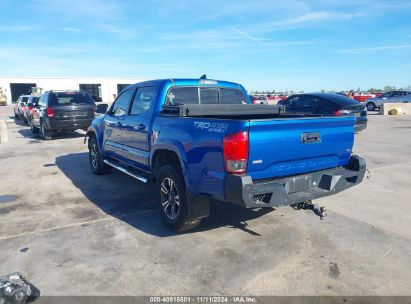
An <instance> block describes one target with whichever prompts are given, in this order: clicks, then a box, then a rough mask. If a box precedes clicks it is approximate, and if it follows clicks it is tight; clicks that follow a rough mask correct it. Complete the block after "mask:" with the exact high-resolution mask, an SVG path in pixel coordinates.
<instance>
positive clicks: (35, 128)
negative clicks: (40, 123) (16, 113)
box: [29, 119, 39, 134]
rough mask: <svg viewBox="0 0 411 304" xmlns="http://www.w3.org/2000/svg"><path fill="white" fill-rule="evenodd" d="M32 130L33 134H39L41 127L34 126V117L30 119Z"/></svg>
mask: <svg viewBox="0 0 411 304" xmlns="http://www.w3.org/2000/svg"><path fill="white" fill-rule="evenodd" d="M29 125H30V130H31V133H32V134H39V128H37V127H35V126H34V122H33V119H30V120H29Z"/></svg>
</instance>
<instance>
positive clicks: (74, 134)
mask: <svg viewBox="0 0 411 304" xmlns="http://www.w3.org/2000/svg"><path fill="white" fill-rule="evenodd" d="M26 127H27V126H26ZM17 132H18V133H19V134H20V135H22V136H24V137H27V138H32V139H33V140H40V141H41V140H42V139H41V138H40V137H39V135H38V134H33V133H32V132H31V129H30V128H29V127H27V128H25V129H20V130H18V131H17ZM79 137H84V133H81V132H79V131H61V132H55V133H54V134H53V139H52V140H60V139H66V138H79Z"/></svg>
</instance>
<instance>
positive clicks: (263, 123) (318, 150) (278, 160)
mask: <svg viewBox="0 0 411 304" xmlns="http://www.w3.org/2000/svg"><path fill="white" fill-rule="evenodd" d="M354 124H355V118H354V117H316V118H297V119H276V120H250V127H249V147H250V148H249V158H248V167H247V175H250V176H251V177H252V178H253V179H254V180H256V179H268V178H276V177H282V176H289V175H296V174H303V173H306V172H312V171H317V170H323V169H327V168H332V167H338V166H344V165H346V164H347V163H348V160H349V158H350V155H351V150H352V146H353V141H354V129H353V127H354Z"/></svg>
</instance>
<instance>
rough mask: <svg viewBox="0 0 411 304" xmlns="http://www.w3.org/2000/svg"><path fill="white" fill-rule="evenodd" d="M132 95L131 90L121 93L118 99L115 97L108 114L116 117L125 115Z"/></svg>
mask: <svg viewBox="0 0 411 304" xmlns="http://www.w3.org/2000/svg"><path fill="white" fill-rule="evenodd" d="M133 94H134V90H133V89H130V90H126V91H123V93H122V94H121V95H120V96H119V97H117V99H116V101H115V102H114V104H113V107H112V108H111V111H110V113H111V114H113V115H114V116H117V117H118V116H123V115H127V113H128V109H129V107H130V103H131V98H132V97H133Z"/></svg>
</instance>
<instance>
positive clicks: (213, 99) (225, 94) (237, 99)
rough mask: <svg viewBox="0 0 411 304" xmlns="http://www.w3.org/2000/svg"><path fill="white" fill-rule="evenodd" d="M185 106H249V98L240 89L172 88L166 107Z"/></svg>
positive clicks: (168, 94)
mask: <svg viewBox="0 0 411 304" xmlns="http://www.w3.org/2000/svg"><path fill="white" fill-rule="evenodd" d="M185 104H247V97H246V95H245V94H244V93H243V92H242V91H241V90H240V89H231V88H220V87H195V86H193V87H184V86H176V87H172V88H170V89H169V91H168V93H167V97H166V105H185Z"/></svg>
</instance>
